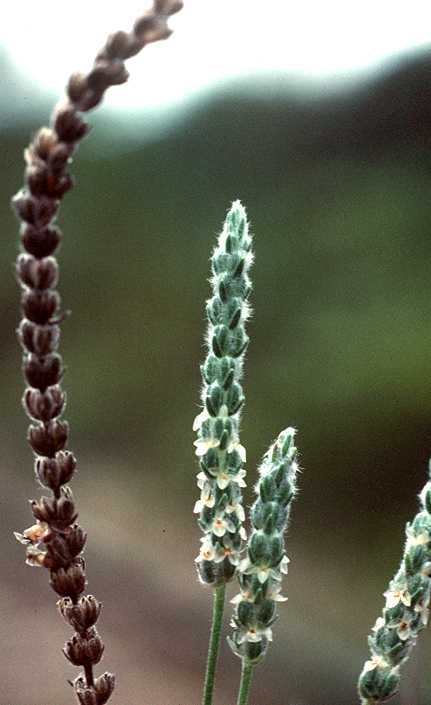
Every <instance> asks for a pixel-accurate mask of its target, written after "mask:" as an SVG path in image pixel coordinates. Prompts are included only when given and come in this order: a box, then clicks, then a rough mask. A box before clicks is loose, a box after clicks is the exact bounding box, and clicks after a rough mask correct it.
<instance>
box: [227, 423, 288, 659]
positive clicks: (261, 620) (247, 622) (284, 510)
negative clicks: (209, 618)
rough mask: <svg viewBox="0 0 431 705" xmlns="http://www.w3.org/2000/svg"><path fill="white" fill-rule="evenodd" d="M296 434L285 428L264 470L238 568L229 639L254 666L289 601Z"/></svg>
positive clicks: (274, 445) (260, 470)
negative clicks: (285, 584) (285, 583)
mask: <svg viewBox="0 0 431 705" xmlns="http://www.w3.org/2000/svg"><path fill="white" fill-rule="evenodd" d="M295 433H296V431H295V429H294V428H286V429H285V430H284V431H282V432H281V433H280V435H279V436H278V438H277V440H276V441H275V442H274V443H273V444H272V445H271V446H270V448H269V450H268V451H267V453H266V454H265V456H264V458H263V461H262V464H261V466H260V468H259V475H260V478H259V482H258V483H257V485H256V488H255V491H256V494H257V499H256V501H255V502H254V504H253V506H252V508H251V524H252V527H253V530H252V533H251V536H250V538H249V540H248V543H247V556H246V558H244V560H243V561H241V564H240V566H239V571H238V578H239V584H240V588H241V592H240V593H239V594H238V595H236V597H234V598H233V600H232V603H233V604H234V605H235V611H234V615H233V619H232V621H231V626H232V627H233V629H234V631H233V635H232V637H231V638H228V642H229V644H230V647H231V649H232V651H233V652H234V653H235V654H236V655H237V656H239V657H240V658H241V659H243V661H244V660H245V661H246V662H248V663H251V664H256V663H258V662H259V661H260V660H261V659H262V658H263V657H264V656H265V654H266V651H267V648H268V644H269V642H271V641H272V629H271V626H272V624H273V623H274V622H275V620H276V619H277V611H276V607H277V602H284V601H286V600H287V598H286V597H283V595H281V583H282V579H283V574H286V573H287V566H288V563H289V559H288V557H287V555H286V552H285V548H284V536H283V535H284V532H285V529H286V527H287V524H288V520H289V515H290V509H291V504H292V500H293V498H294V497H295V494H296V475H297V472H298V464H297V462H296V456H297V449H296V447H295V444H294V440H295Z"/></svg>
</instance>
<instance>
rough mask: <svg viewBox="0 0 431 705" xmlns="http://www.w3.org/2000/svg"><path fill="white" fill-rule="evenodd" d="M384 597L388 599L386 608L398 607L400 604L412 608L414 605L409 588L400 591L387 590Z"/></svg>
mask: <svg viewBox="0 0 431 705" xmlns="http://www.w3.org/2000/svg"><path fill="white" fill-rule="evenodd" d="M383 597H385V598H386V607H387V608H389V609H390V608H391V607H396V606H397V604H398V603H399V602H402V604H403V605H405V606H406V607H410V605H411V603H412V598H411V595H410V593H409V591H408V590H407V587H405V588H402V589H398V590H386V592H384V593H383Z"/></svg>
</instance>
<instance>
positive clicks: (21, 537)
mask: <svg viewBox="0 0 431 705" xmlns="http://www.w3.org/2000/svg"><path fill="white" fill-rule="evenodd" d="M48 533H49V526H48V524H47V523H46V522H44V521H37V523H36V524H33V526H30V527H29V528H28V529H25V531H23V532H22V534H20V533H18V531H14V536H15V538H16V540H17V541H19V542H20V543H23V544H24V545H29V544H36V543H39V541H42V539H43V538H44V537H45V536H46V535H47V534H48Z"/></svg>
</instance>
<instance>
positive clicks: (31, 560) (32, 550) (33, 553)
mask: <svg viewBox="0 0 431 705" xmlns="http://www.w3.org/2000/svg"><path fill="white" fill-rule="evenodd" d="M26 556H27V557H26V561H25V562H26V563H27V565H31V566H37V567H38V568H41V567H42V566H44V565H45V558H46V553H44V551H40V550H39V549H38V548H36V546H33V545H31V546H28V547H27V551H26Z"/></svg>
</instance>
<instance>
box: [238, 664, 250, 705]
mask: <svg viewBox="0 0 431 705" xmlns="http://www.w3.org/2000/svg"><path fill="white" fill-rule="evenodd" d="M252 675H253V664H252V663H251V662H250V661H248V659H245V658H243V659H242V669H241V681H240V684H239V692H238V700H237V704H236V705H247V702H248V696H249V693H250V685H251V677H252Z"/></svg>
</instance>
